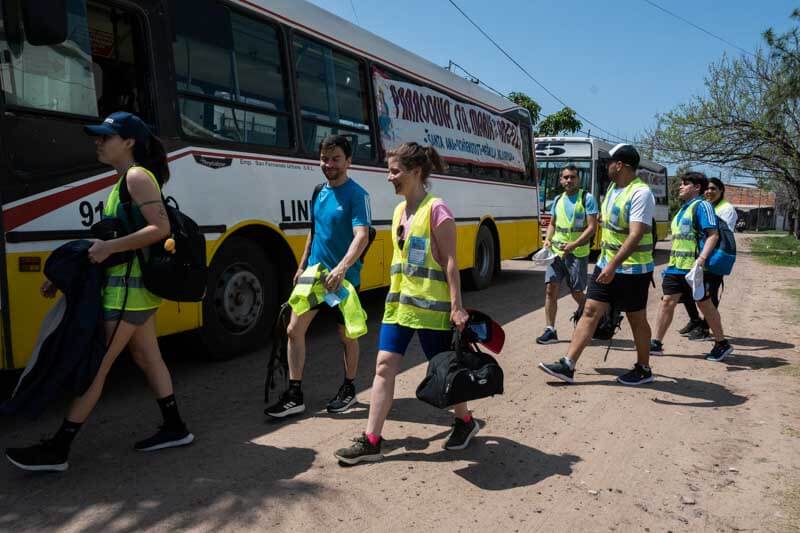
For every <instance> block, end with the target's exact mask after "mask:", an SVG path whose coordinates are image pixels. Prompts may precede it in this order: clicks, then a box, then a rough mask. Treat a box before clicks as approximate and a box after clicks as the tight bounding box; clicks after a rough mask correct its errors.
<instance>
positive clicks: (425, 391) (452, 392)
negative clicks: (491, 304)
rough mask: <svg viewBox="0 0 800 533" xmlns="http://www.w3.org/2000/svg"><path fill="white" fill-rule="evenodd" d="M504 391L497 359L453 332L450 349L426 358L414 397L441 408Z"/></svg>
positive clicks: (501, 371)
mask: <svg viewBox="0 0 800 533" xmlns="http://www.w3.org/2000/svg"><path fill="white" fill-rule="evenodd" d="M495 394H503V369H502V368H500V365H499V364H498V363H497V360H496V359H495V358H494V357H492V356H491V355H489V354H487V353H483V352H481V351H480V350H478V348H477V347H476V346H475V344H474V343H473V342H469V341H468V340H466V339H464V338H463V337H462V336H461V335H458V334H456V335H455V339H454V341H453V349H452V350H450V351H447V352H442V353H439V354H436V355H435V356H433V357H432V358H431V360H430V361H429V362H428V372H427V374H426V375H425V379H423V380H422V383H420V384H419V386H418V387H417V398H418V399H419V400H422V401H423V402H425V403H428V404H430V405H433V406H434V407H439V408H442V409H444V408H445V407H449V406H451V405H455V404H458V403H462V402H467V401H470V400H477V399H479V398H486V397H488V396H494V395H495Z"/></svg>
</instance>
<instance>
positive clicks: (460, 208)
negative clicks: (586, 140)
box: [0, 0, 539, 369]
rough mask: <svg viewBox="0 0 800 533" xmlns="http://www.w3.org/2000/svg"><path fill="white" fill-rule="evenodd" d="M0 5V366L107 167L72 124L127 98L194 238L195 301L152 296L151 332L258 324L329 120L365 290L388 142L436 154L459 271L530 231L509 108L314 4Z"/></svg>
mask: <svg viewBox="0 0 800 533" xmlns="http://www.w3.org/2000/svg"><path fill="white" fill-rule="evenodd" d="M12 4H13V6H12ZM3 5H4V6H6V7H8V8H7V9H4V10H3V11H2V17H3V21H2V22H3V28H4V32H3V33H2V34H0V35H1V36H2V39H3V40H2V42H0V48H2V51H1V52H0V53H2V62H0V82H2V102H1V103H0V106H2V110H1V111H2V113H0V117H1V118H0V144H1V145H2V148H0V150H2V161H3V163H2V171H1V172H0V195H2V219H1V220H2V232H3V236H4V238H3V243H2V250H0V252H1V253H2V256H1V257H2V261H0V269H1V270H2V271H1V272H0V281H1V283H2V285H1V286H0V289H1V290H0V298H1V299H0V307H1V309H2V324H1V325H2V329H1V331H2V356H0V366H1V367H2V368H3V369H15V368H20V367H22V366H24V365H25V363H26V361H27V359H28V357H29V354H30V352H31V349H32V347H33V344H34V341H35V337H36V334H37V330H38V327H39V323H40V321H41V319H42V318H43V316H44V315H45V313H46V312H47V310H48V308H49V306H50V305H52V302H51V301H50V300H46V299H44V298H43V297H42V296H40V295H39V292H38V287H39V285H40V284H41V282H42V276H43V274H42V271H43V267H44V264H45V261H46V260H47V257H48V254H49V253H50V252H51V251H52V250H53V249H55V248H56V247H58V246H60V245H61V244H63V243H64V242H66V241H68V240H71V239H76V238H83V237H87V236H88V229H89V228H90V227H91V225H92V224H93V223H95V222H97V221H98V219H99V216H100V213H101V212H102V204H103V202H104V201H105V199H106V196H107V194H108V192H109V190H110V187H111V186H112V185H113V184H114V182H115V181H116V180H117V179H118V177H117V176H116V175H115V173H114V172H113V171H110V170H109V169H108V168H105V167H103V166H102V165H100V164H99V163H98V162H97V160H96V157H95V149H94V144H93V142H92V140H91V139H90V138H88V137H87V136H86V135H85V134H84V133H83V130H82V125H83V124H86V123H96V122H97V121H98V120H99V119H100V118H102V117H104V116H106V115H107V114H109V113H111V112H113V111H120V110H123V111H130V112H133V113H136V114H138V115H140V116H141V117H142V118H143V119H144V120H145V121H146V122H147V123H149V124H150V125H151V127H152V128H153V130H154V132H155V133H156V134H157V135H159V136H160V137H161V138H162V139H163V140H164V141H165V144H166V146H167V149H168V152H169V161H170V170H171V173H172V178H171V180H170V182H169V183H168V184H167V186H166V188H165V194H167V195H172V196H174V197H175V198H176V199H177V200H178V202H179V204H180V208H181V210H182V211H184V212H185V213H187V214H188V215H189V216H191V217H192V218H194V219H195V220H196V221H197V222H198V224H200V225H201V227H202V230H203V232H204V233H205V235H206V239H207V244H208V261H209V265H210V276H209V281H208V292H207V296H206V299H205V301H204V302H202V303H200V304H195V305H187V304H181V305H180V306H178V305H177V304H172V303H167V304H165V305H164V306H163V307H162V309H161V310H160V311H159V315H158V330H159V333H160V334H161V335H164V334H171V333H176V332H180V331H187V330H193V329H199V332H200V335H201V338H202V340H203V342H204V343H205V345H206V346H207V347H208V351H209V352H210V353H211V354H214V355H216V356H218V357H225V356H229V355H232V354H235V353H237V352H241V351H244V350H248V349H251V348H254V347H256V346H258V345H259V344H260V343H262V342H263V341H265V340H266V338H267V335H268V329H269V327H268V326H269V324H270V323H271V321H272V319H273V318H274V316H275V313H276V310H277V306H278V303H279V301H280V300H281V298H285V297H286V294H287V291H288V288H289V285H290V280H291V275H292V273H293V272H294V271H295V269H296V264H297V260H298V258H299V256H300V254H301V251H302V248H303V244H304V242H305V240H306V235H307V233H308V228H309V205H308V204H309V200H310V196H311V192H312V190H313V188H314V186H315V185H316V184H317V183H320V182H321V181H324V177H323V175H322V173H321V171H320V169H319V163H318V145H319V142H320V140H321V139H322V138H324V137H325V136H326V135H328V134H331V133H339V134H343V135H346V136H348V137H349V138H350V139H351V141H352V144H353V148H354V154H353V165H352V171H351V176H352V178H354V179H355V180H356V181H358V183H360V184H361V185H362V186H363V187H365V188H366V189H367V191H368V192H369V193H370V197H371V206H372V215H373V224H374V226H375V227H376V228H377V230H378V235H377V238H376V240H375V242H374V243H373V245H372V247H371V248H370V250H369V254H368V255H367V259H366V264H365V266H364V269H363V272H362V280H363V281H362V287H363V288H364V289H369V288H374V287H381V286H384V285H386V284H387V283H388V267H389V262H390V259H391V241H390V238H389V228H390V222H391V221H390V219H391V214H392V209H393V206H394V205H395V204H396V203H397V202H398V198H397V197H396V196H395V195H394V192H393V189H392V187H391V186H389V185H388V184H387V183H386V170H385V154H386V150H387V149H389V148H392V147H393V146H396V145H398V144H399V143H401V142H404V141H418V142H421V143H428V144H433V145H434V146H436V147H437V149H439V151H440V153H441V154H442V155H443V156H444V157H445V159H446V160H447V161H448V162H449V163H450V169H449V171H448V172H447V173H446V174H442V175H434V176H432V180H431V182H432V188H433V193H435V194H437V195H441V196H443V197H444V198H446V199H447V201H448V203H449V205H450V206H451V207H452V209H453V211H454V213H455V214H456V217H457V224H458V231H459V250H458V255H459V261H460V264H459V266H460V267H461V268H462V269H463V270H464V271H465V275H466V277H467V278H468V279H469V280H471V281H472V285H474V286H475V287H478V288H482V287H485V286H486V285H487V284H488V283H490V281H491V279H492V276H493V274H494V273H495V272H496V271H497V269H498V268H499V265H500V260H501V259H506V258H510V257H517V256H523V255H526V254H528V253H530V252H532V251H533V250H535V249H536V248H537V247H538V241H539V236H538V235H539V228H538V212H537V209H536V206H537V198H536V187H535V182H534V156H533V147H532V140H531V134H530V131H531V128H530V117H529V114H528V112H527V111H526V110H524V109H522V108H520V107H519V106H516V105H515V104H513V103H512V102H510V101H508V100H506V99H504V98H502V97H500V96H497V95H495V94H493V93H491V92H489V91H486V90H484V89H483V88H481V87H479V86H478V85H475V84H473V83H471V82H469V81H466V80H464V79H462V78H460V77H458V76H455V75H454V74H451V73H450V72H448V71H446V70H445V69H443V68H441V67H439V66H437V65H435V64H433V63H430V62H428V61H426V60H424V59H422V58H420V57H418V56H416V55H414V54H412V53H410V52H408V51H406V50H404V49H402V48H400V47H398V46H395V45H393V44H392V43H389V42H387V41H385V40H384V39H382V38H380V37H378V36H377V35H373V34H371V33H369V32H367V31H365V30H363V29H361V28H359V27H357V26H354V25H352V24H350V23H349V22H347V21H345V20H343V19H341V18H339V17H337V16H335V15H333V14H331V13H329V12H327V11H324V10H322V9H320V8H318V7H316V6H314V5H313V4H310V3H308V2H305V1H301V0H269V1H267V0H227V1H226V0H169V1H167V0H112V1H105V0H103V1H101V0H69V1H67V2H64V1H63V0H52V1H49V0H37V1H36V2H19V3H17V2H3ZM14 6H16V7H14ZM65 6H66V7H65ZM12 7H13V8H12ZM34 10H35V12H33V11H34ZM28 11H31V12H28Z"/></svg>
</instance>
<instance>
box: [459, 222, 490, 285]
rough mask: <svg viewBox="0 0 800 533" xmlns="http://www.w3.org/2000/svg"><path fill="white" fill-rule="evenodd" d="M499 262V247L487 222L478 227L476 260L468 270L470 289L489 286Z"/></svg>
mask: <svg viewBox="0 0 800 533" xmlns="http://www.w3.org/2000/svg"><path fill="white" fill-rule="evenodd" d="M496 263H497V248H496V247H495V244H494V237H492V231H491V230H490V229H489V228H488V226H486V225H485V224H484V225H482V226H481V227H480V228H478V235H477V236H476V237H475V261H474V262H473V264H472V268H471V269H469V270H468V271H467V279H466V281H467V285H468V286H469V288H470V289H473V290H476V291H480V290H483V289H485V288H486V287H488V286H489V284H490V283H491V282H492V278H493V277H494V271H495V265H496Z"/></svg>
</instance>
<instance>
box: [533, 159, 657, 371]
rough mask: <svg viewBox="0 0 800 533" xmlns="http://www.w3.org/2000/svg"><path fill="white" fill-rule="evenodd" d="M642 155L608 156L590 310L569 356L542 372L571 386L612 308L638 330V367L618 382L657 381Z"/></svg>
mask: <svg viewBox="0 0 800 533" xmlns="http://www.w3.org/2000/svg"><path fill="white" fill-rule="evenodd" d="M638 167H639V152H637V151H636V148H634V147H633V146H631V145H629V144H618V145H616V146H615V147H614V148H612V149H611V150H610V152H609V158H608V162H607V169H608V177H609V179H610V180H611V181H612V183H611V185H610V186H609V188H608V191H607V192H606V196H605V199H604V200H603V204H602V207H601V213H600V215H601V227H602V231H601V234H600V236H601V244H600V248H601V252H600V258H599V259H598V261H597V266H596V267H595V270H594V273H593V274H592V277H591V279H590V281H589V289H588V291H587V292H586V305H585V306H584V309H583V315H582V316H581V318H580V320H579V321H578V325H577V326H576V328H575V332H574V333H573V334H572V341H571V342H570V345H569V349H568V350H567V354H566V356H565V357H562V358H561V359H560V360H558V361H556V362H555V363H551V364H544V363H539V368H540V369H541V370H542V371H543V372H545V373H547V374H549V375H551V376H554V377H556V378H558V379H560V380H562V381H565V382H567V383H572V382H573V378H574V375H575V364H576V363H577V362H578V358H580V356H581V354H582V353H583V350H584V349H585V348H586V346H587V345H588V344H589V341H591V340H592V335H593V334H594V332H595V330H596V328H597V324H598V323H600V320H601V319H602V317H603V316H605V315H606V313H608V311H609V310H610V309H611V308H612V307H613V308H614V309H617V310H619V311H622V312H624V313H625V316H626V317H627V318H628V323H630V325H631V330H632V331H633V341H634V344H635V345H636V354H637V357H636V364H635V365H634V367H633V369H632V370H631V371H630V372H627V373H626V374H624V375H622V376H619V377H618V378H617V381H618V382H620V383H622V384H623V385H640V384H643V383H650V382H651V381H653V372H652V371H651V370H650V365H649V362H650V324H649V323H648V322H647V296H648V293H649V290H650V284H651V283H652V279H653V270H654V269H655V264H654V262H653V232H652V224H653V213H654V212H655V206H656V201H655V197H654V196H653V192H652V191H651V190H650V187H648V185H647V184H646V183H644V182H643V181H642V180H641V179H639V178H638V177H637V176H636V169H637V168H638Z"/></svg>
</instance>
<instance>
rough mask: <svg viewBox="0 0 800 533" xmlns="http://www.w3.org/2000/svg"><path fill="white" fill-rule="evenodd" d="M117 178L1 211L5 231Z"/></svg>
mask: <svg viewBox="0 0 800 533" xmlns="http://www.w3.org/2000/svg"><path fill="white" fill-rule="evenodd" d="M187 155H191V152H186V153H183V154H178V155H173V156H169V157H168V158H167V161H174V160H175V159H179V158H181V157H184V156H187ZM118 179H119V176H118V175H117V174H116V173H114V174H111V175H108V176H105V177H102V178H100V179H97V180H95V181H91V182H89V183H84V184H83V185H79V186H77V187H70V188H68V189H64V190H63V191H59V192H56V193H53V194H51V195H49V196H44V197H42V198H38V199H36V200H32V201H30V202H28V203H26V204H20V205H18V206H16V207H11V208H8V209H4V210H3V224H4V226H5V231H11V230H13V229H16V228H18V227H19V226H21V225H23V224H27V223H28V222H30V221H31V220H35V219H37V218H39V217H41V216H44V215H46V214H48V213H51V212H52V211H55V210H56V209H59V208H61V207H64V206H65V205H67V204H69V203H71V202H74V201H75V200H80V199H81V198H83V197H84V196H88V195H90V194H93V193H96V192H97V191H101V190H103V189H105V188H106V187H110V186H112V185H114V183H116V181H117V180H118Z"/></svg>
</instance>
